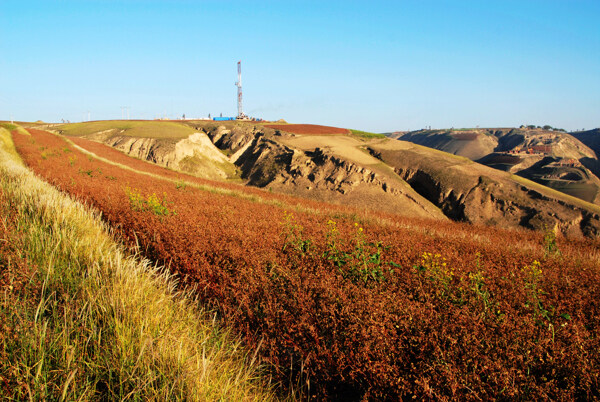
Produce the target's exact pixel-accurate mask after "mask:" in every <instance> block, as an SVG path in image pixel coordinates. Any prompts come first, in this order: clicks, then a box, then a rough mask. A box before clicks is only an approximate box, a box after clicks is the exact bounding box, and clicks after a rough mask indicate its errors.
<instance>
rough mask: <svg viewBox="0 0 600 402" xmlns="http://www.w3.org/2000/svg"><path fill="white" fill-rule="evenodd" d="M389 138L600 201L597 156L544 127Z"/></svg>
mask: <svg viewBox="0 0 600 402" xmlns="http://www.w3.org/2000/svg"><path fill="white" fill-rule="evenodd" d="M587 133H590V134H587ZM578 134H579V133H578ZM581 134H586V135H585V136H583V135H582V137H585V138H586V140H588V142H589V143H590V144H592V145H593V144H598V145H600V141H598V139H597V138H596V137H594V135H593V130H592V131H591V132H582V133H581ZM391 137H392V138H397V139H399V140H402V141H409V142H412V143H414V144H419V145H423V146H426V147H429V148H434V149H438V150H440V151H444V152H448V153H451V154H454V155H460V156H464V157H467V158H469V159H471V160H473V161H477V162H479V163H482V164H484V165H487V166H490V167H493V168H496V169H499V170H504V171H507V172H510V173H515V174H518V175H520V176H522V177H525V178H527V179H530V180H533V181H535V182H537V183H540V184H543V185H545V186H548V187H550V188H553V189H556V190H559V191H561V192H564V193H566V194H569V195H572V196H575V197H578V198H581V199H582V200H585V201H588V202H593V203H597V204H599V203H600V179H598V176H600V162H598V159H597V157H596V155H597V154H596V152H594V150H593V149H590V147H588V146H587V145H586V144H585V143H584V142H583V141H580V140H579V139H577V138H576V137H575V136H573V135H570V134H567V133H564V132H559V131H552V130H544V129H540V128H484V129H479V128H477V129H451V130H418V131H411V132H407V133H404V134H401V135H393V136H391ZM598 138H600V136H598ZM593 140H595V141H597V142H595V143H593Z"/></svg>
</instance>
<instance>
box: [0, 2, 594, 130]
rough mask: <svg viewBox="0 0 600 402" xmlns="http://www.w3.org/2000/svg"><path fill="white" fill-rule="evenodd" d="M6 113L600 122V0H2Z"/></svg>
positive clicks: (372, 122)
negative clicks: (239, 88)
mask: <svg viewBox="0 0 600 402" xmlns="http://www.w3.org/2000/svg"><path fill="white" fill-rule="evenodd" d="M0 17H1V21H2V22H1V23H0V53H1V54H2V57H1V58H0V119H5V120H6V119H10V118H11V116H12V117H13V118H14V119H15V120H28V121H32V120H38V119H40V120H44V121H60V120H61V119H68V120H71V121H81V120H83V119H87V116H88V114H87V112H88V111H89V112H90V116H91V118H92V119H93V120H95V119H113V118H120V117H121V113H122V109H121V106H128V107H129V108H130V116H131V118H142V119H153V118H156V117H163V116H167V117H169V118H178V117H181V115H182V114H184V113H185V114H186V116H187V117H196V116H197V117H204V116H207V115H208V113H211V114H212V115H213V116H215V115H218V114H219V113H223V115H224V116H227V115H232V116H233V115H235V114H236V113H237V105H236V88H235V86H234V83H235V81H236V79H237V66H236V63H237V61H238V60H241V61H242V70H243V90H244V111H245V112H246V113H247V114H250V115H252V116H256V117H262V118H265V119H280V118H284V119H286V120H287V121H289V122H295V123H314V124H326V125H334V126H341V127H351V128H357V129H362V130H368V131H375V132H384V131H393V130H409V129H419V128H422V127H425V126H432V127H438V128H444V127H474V126H481V127H497V126H518V125H520V124H536V125H537V124H539V125H543V124H550V125H552V126H554V127H561V128H565V129H568V130H575V129H581V128H593V127H599V126H600V23H599V21H600V1H598V0H590V1H584V0H564V1H558V0H540V1H534V0H521V1H513V0H501V1H495V0H485V1H482V0H472V1H460V0H455V1H450V0H446V1H444V0H414V1H351V0H347V1H301V2H300V1H227V0H224V1H176V0H174V1H134V0H131V1H116V0H114V1H112V0H104V1H58V0H48V1H27V0H23V1H13V0H0Z"/></svg>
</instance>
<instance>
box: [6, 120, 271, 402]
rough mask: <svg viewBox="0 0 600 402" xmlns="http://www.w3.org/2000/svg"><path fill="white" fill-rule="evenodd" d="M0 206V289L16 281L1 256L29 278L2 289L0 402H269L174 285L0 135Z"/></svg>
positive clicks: (255, 377)
mask: <svg viewBox="0 0 600 402" xmlns="http://www.w3.org/2000/svg"><path fill="white" fill-rule="evenodd" d="M0 196H2V197H0V198H4V199H5V200H10V202H3V203H2V206H1V207H0V218H2V222H1V223H2V224H3V225H2V227H3V230H4V234H5V235H6V236H5V238H4V239H3V240H5V244H4V245H3V246H2V247H1V248H0V253H5V255H4V256H3V255H0V275H2V276H3V277H4V282H3V281H1V280H0V285H2V284H3V283H5V284H6V283H13V282H12V281H13V279H15V278H14V277H16V276H18V275H19V272H15V270H14V268H15V265H14V263H11V258H10V256H11V255H12V256H13V257H15V258H18V259H19V260H21V261H26V262H27V266H28V268H31V272H32V275H31V277H30V278H29V279H28V280H27V281H25V282H26V284H25V286H22V287H20V288H19V287H13V286H12V285H11V286H8V285H7V286H4V289H0V291H1V295H0V326H3V328H4V329H5V330H8V332H7V333H10V334H11V336H0V344H1V346H2V350H1V351H0V396H3V397H8V398H9V399H16V400H97V399H102V400H104V399H108V400H115V399H118V400H165V401H166V400H252V401H253V400H272V399H276V394H275V392H274V387H273V386H272V385H271V384H269V383H268V381H267V380H265V378H266V377H265V376H264V374H263V372H262V370H261V368H260V366H258V364H257V363H256V361H255V359H254V353H252V352H249V351H247V350H245V349H244V348H243V347H242V346H241V345H240V343H239V342H238V341H237V340H236V339H235V338H234V337H233V336H232V335H231V334H230V333H228V332H227V331H226V330H225V329H223V328H221V327H220V326H219V323H218V322H217V320H216V318H215V316H214V315H212V314H211V313H210V312H208V311H203V310H202V309H201V308H200V306H199V303H198V301H197V300H194V299H193V298H192V297H191V295H190V294H188V293H185V292H182V291H179V290H177V289H176V279H175V278H173V277H170V276H169V275H168V274H167V273H165V271H164V270H162V269H160V268H158V267H155V266H152V265H150V263H149V262H148V261H146V260H143V259H141V258H139V256H135V255H130V254H128V252H127V250H125V249H124V248H123V247H122V246H120V245H119V244H118V243H116V242H115V240H114V239H113V237H112V236H111V234H110V230H109V228H108V227H107V226H106V225H105V224H104V223H102V221H101V220H100V217H99V216H98V214H97V213H95V212H94V211H92V210H90V209H88V208H86V207H84V206H82V205H81V204H79V203H77V202H75V201H73V200H72V199H70V198H68V197H67V196H65V195H64V194H61V193H60V192H58V191H57V190H56V189H54V188H53V187H52V186H50V185H49V184H47V183H45V182H43V181H42V180H40V179H38V178H37V177H35V176H34V174H33V173H31V172H30V171H29V170H28V169H26V168H25V167H24V166H23V164H22V161H21V160H20V158H19V156H18V155H17V153H16V151H15V149H14V145H13V143H12V139H11V136H10V133H9V132H8V130H6V129H4V128H2V127H0ZM1 232H2V230H0V233H1ZM8 239H10V242H9V241H8ZM3 250H4V251H3ZM3 257H7V258H3ZM13 261H14V259H13ZM11 264H12V265H11Z"/></svg>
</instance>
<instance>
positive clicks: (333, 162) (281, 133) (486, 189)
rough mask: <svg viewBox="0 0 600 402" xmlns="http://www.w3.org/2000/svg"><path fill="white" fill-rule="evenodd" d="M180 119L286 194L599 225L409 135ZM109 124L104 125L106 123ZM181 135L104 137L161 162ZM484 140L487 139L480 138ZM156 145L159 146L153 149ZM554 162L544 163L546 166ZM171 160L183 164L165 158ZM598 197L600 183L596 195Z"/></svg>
mask: <svg viewBox="0 0 600 402" xmlns="http://www.w3.org/2000/svg"><path fill="white" fill-rule="evenodd" d="M139 124H140V125H139V126H138V129H140V130H141V127H142V126H143V124H142V123H141V122H140V123H139ZM157 124H158V125H160V124H161V122H152V129H153V130H154V129H155V128H156V127H158V126H156V125H157ZM173 124H180V125H182V126H184V127H186V128H187V129H191V130H192V131H193V132H196V133H200V134H194V135H196V136H198V135H206V136H207V138H209V139H210V142H211V143H212V144H214V147H215V149H219V150H220V152H221V154H219V155H218V156H219V157H221V156H222V155H227V158H228V159H227V162H226V163H225V162H222V161H221V162H219V163H224V164H225V165H227V166H230V167H231V166H234V167H235V168H236V169H238V171H239V175H240V177H241V178H242V179H243V180H244V181H245V182H246V183H247V184H248V185H252V186H257V187H264V188H268V189H269V190H271V191H274V192H278V193H284V194H289V195H293V196H300V197H304V198H310V199H313V200H319V201H325V202H331V203H336V204H341V205H348V206H353V207H358V208H361V209H362V208H367V209H370V210H374V211H381V212H387V213H393V214H398V215H404V216H418V217H423V218H434V219H446V217H449V218H451V219H454V220H460V221H466V222H471V223H482V224H488V225H490V224H491V225H500V226H503V227H527V228H531V229H538V230H539V229H544V228H545V227H551V228H555V227H556V228H558V229H559V230H560V231H561V232H563V233H565V234H569V235H582V234H583V235H586V236H592V237H593V236H596V235H597V234H598V232H599V228H600V224H598V220H599V215H598V214H599V212H600V209H599V208H598V207H595V206H593V205H591V204H588V203H586V202H583V201H580V200H577V199H576V198H572V197H569V196H568V195H562V194H561V193H557V192H555V191H552V190H551V189H549V188H546V187H544V186H540V185H536V184H534V183H532V182H528V181H526V180H525V179H520V178H517V177H511V175H510V174H509V173H502V172H499V171H497V170H494V169H490V168H487V167H485V166H482V165H479V164H477V163H471V162H469V160H468V159H465V158H462V157H457V156H452V155H450V154H447V153H444V152H439V151H436V150H430V149H428V148H424V147H416V146H406V145H402V144H408V143H406V142H400V141H395V140H392V139H387V138H380V137H377V136H364V135H362V136H361V135H354V134H353V133H352V131H350V130H346V129H337V128H328V127H323V126H311V125H293V124H289V125H287V124H286V125H283V124H282V125H277V126H272V127H268V126H264V125H260V124H254V123H249V122H225V123H219V124H216V123H214V122H193V121H192V122H182V123H175V122H170V124H169V125H165V126H164V130H166V131H168V130H170V128H171V127H172V125H173ZM106 127H107V126H102V127H101V128H102V129H103V130H107V128H106ZM93 129H94V128H93V127H85V126H79V127H78V130H79V131H80V132H84V133H85V136H86V137H88V138H92V139H97V140H98V139H100V140H102V139H103V136H105V135H106V133H104V134H103V133H97V132H94V131H93ZM55 130H58V131H64V132H71V133H72V132H74V130H73V129H71V128H70V127H69V126H66V127H64V128H61V127H56V128H55ZM180 131H181V129H180V128H178V132H180ZM421 134H423V135H422V136H421V137H415V135H414V134H413V136H412V137H411V138H413V139H414V138H427V141H433V140H434V139H439V138H443V141H445V142H444V143H445V144H454V145H452V146H456V144H457V143H467V142H474V143H477V144H480V145H478V146H476V147H471V148H468V149H469V150H470V151H469V152H471V151H473V152H474V150H481V149H491V148H490V147H491V145H490V144H492V143H493V144H495V146H494V149H504V150H510V149H513V148H515V147H517V146H518V144H523V143H524V141H525V142H526V143H528V144H529V145H531V144H533V143H535V141H540V140H541V139H543V138H545V137H543V135H545V134H543V135H542V134H540V133H537V132H532V133H529V134H527V135H525V134H523V133H522V132H521V131H518V130H512V129H510V130H509V129H502V130H496V131H495V132H494V133H479V132H470V131H469V132H464V131H463V132H452V133H421ZM176 135H177V134H173V133H170V132H166V133H165V135H164V137H165V138H159V137H160V136H159V135H157V134H156V131H154V132H153V134H152V136H153V138H146V137H127V138H124V137H121V136H119V135H115V134H114V133H109V135H108V136H107V137H106V138H104V142H105V143H107V144H109V145H111V146H114V147H116V148H117V149H121V150H124V151H125V152H127V153H129V154H131V155H134V156H137V157H140V158H145V159H148V160H152V161H157V157H156V155H163V156H162V161H165V160H167V161H168V160H171V159H174V155H175V151H174V150H175V149H177V148H179V149H183V148H185V147H186V146H187V145H185V144H186V141H188V142H189V139H183V138H181V139H174V138H175V137H176ZM540 136H541V137H540ZM467 137H468V138H467ZM480 137H481V138H482V139H481V141H480V140H477V138H480ZM190 138H191V137H190ZM469 138H471V139H469ZM556 138H557V139H556V145H555V148H556V150H557V151H556V152H557V153H561V155H563V156H565V157H566V156H574V155H576V154H577V155H593V152H592V151H590V150H589V149H588V148H587V147H585V146H584V145H582V144H581V145H578V144H577V143H575V144H573V143H572V141H571V140H569V139H568V138H566V139H565V138H563V137H562V136H560V138H559V136H558V134H557V137H556ZM573 141H576V140H574V139H573ZM131 143H136V144H148V143H151V146H138V147H131V146H122V145H121V144H131ZM531 146H533V145H531ZM486 147H487V148H486ZM209 148H210V147H207V148H205V150H204V151H202V152H197V154H196V156H197V157H198V158H199V159H200V160H201V161H202V164H204V165H207V164H210V165H212V166H214V167H215V168H219V169H221V170H222V169H223V167H222V166H223V165H218V163H216V156H215V154H214V150H210V151H209ZM148 149H151V152H146V151H147V150H148ZM456 149H457V150H459V149H467V148H464V147H463V148H460V147H457V148H456ZM140 150H146V151H145V152H140ZM506 155H507V157H508V156H510V155H508V154H506ZM516 157H519V156H516ZM531 158H535V160H533V159H531V160H528V161H527V162H523V161H522V162H520V166H521V168H522V170H521V171H525V170H526V169H529V171H533V172H534V173H535V172H537V171H539V169H540V168H539V167H538V166H537V165H535V163H534V165H530V166H528V165H527V164H528V163H533V162H535V161H538V162H537V163H538V164H539V161H540V160H541V161H544V158H543V157H540V156H539V155H532V156H531ZM561 160H562V159H561ZM496 162H497V160H496ZM551 162H552V161H550V162H547V163H546V161H544V163H545V164H544V166H543V168H545V167H547V166H548V165H551ZM490 164H491V162H490ZM163 165H167V166H175V167H176V165H174V164H172V165H169V164H168V163H164V162H163ZM532 166H533V167H532ZM526 167H527V168H526ZM536 169H538V170H536ZM553 169H554V170H555V171H557V172H558V173H555V174H557V175H559V176H560V175H562V176H561V177H562V179H558V180H563V181H568V182H574V181H575V180H573V179H574V178H577V177H579V178H580V181H581V182H585V183H587V182H590V183H592V182H593V180H596V178H595V177H594V176H593V175H591V174H590V173H589V171H587V170H585V169H583V168H581V169H579V170H578V168H576V167H572V168H569V169H570V170H569V171H567V170H566V169H568V167H566V166H555V167H554V168H553ZM507 170H508V171H509V172H511V170H510V169H507ZM196 173H197V174H198V175H203V176H204V177H208V178H215V177H216V175H213V176H210V175H208V174H206V173H204V174H203V172H201V171H197V172H196ZM584 173H585V176H583V174H584ZM567 174H568V176H566V175H567ZM578 174H581V176H577V175H578ZM533 175H534V174H533V173H531V176H533ZM566 179H568V180H566ZM547 181H548V180H547ZM555 181H556V180H555ZM596 194H597V192H596V191H595V190H593V191H591V192H590V197H592V198H593V197H595V196H596Z"/></svg>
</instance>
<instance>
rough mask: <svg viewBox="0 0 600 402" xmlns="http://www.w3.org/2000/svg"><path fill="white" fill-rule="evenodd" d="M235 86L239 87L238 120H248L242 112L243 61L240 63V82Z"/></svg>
mask: <svg viewBox="0 0 600 402" xmlns="http://www.w3.org/2000/svg"><path fill="white" fill-rule="evenodd" d="M235 86H236V87H237V89H238V91H237V93H238V115H237V119H238V120H243V119H247V118H248V116H246V115H245V114H244V112H243V110H242V61H241V60H240V61H238V80H237V82H236V83H235Z"/></svg>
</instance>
